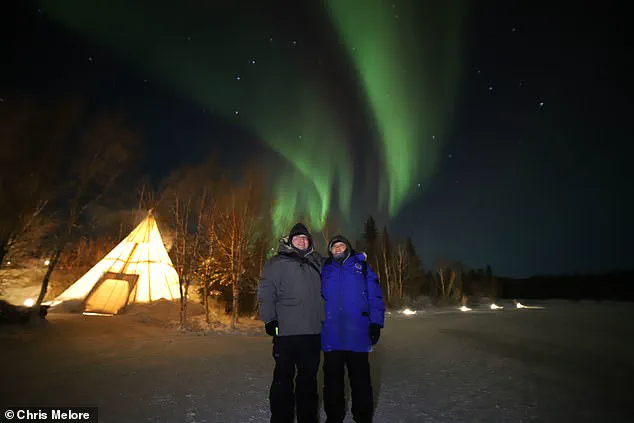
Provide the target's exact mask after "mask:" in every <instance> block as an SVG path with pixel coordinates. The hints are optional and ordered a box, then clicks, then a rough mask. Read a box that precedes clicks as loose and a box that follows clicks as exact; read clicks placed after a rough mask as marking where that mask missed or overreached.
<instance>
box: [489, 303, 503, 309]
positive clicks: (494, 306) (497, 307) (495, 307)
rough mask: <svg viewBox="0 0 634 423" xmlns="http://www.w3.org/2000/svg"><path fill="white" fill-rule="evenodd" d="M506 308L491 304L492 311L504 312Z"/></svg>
mask: <svg viewBox="0 0 634 423" xmlns="http://www.w3.org/2000/svg"><path fill="white" fill-rule="evenodd" d="M503 308H504V307H502V306H499V305H497V304H495V303H493V304H491V310H502V309H503Z"/></svg>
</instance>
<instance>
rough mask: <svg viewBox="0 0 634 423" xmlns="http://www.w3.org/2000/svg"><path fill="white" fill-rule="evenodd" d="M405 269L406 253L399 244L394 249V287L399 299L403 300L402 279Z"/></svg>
mask: <svg viewBox="0 0 634 423" xmlns="http://www.w3.org/2000/svg"><path fill="white" fill-rule="evenodd" d="M406 267H407V252H406V251H405V247H404V246H403V245H401V244H399V245H398V247H397V248H396V278H395V279H396V286H397V289H398V296H399V299H401V300H402V299H403V279H404V275H405V272H406V270H407V269H406Z"/></svg>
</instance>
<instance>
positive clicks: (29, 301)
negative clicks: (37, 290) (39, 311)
mask: <svg viewBox="0 0 634 423" xmlns="http://www.w3.org/2000/svg"><path fill="white" fill-rule="evenodd" d="M33 304H35V300H34V299H33V298H27V299H26V300H24V305H25V306H27V307H33Z"/></svg>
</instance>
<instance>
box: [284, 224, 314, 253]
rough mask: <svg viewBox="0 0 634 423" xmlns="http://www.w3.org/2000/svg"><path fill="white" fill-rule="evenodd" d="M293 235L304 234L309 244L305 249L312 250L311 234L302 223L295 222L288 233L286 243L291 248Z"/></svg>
mask: <svg viewBox="0 0 634 423" xmlns="http://www.w3.org/2000/svg"><path fill="white" fill-rule="evenodd" d="M295 235H306V236H307V237H308V241H309V245H308V249H307V250H312V248H313V236H312V235H311V234H310V232H309V231H308V228H307V227H306V225H304V224H303V223H301V222H300V223H296V224H295V226H293V227H292V228H291V231H290V232H289V233H288V244H289V245H290V246H291V248H293V243H292V241H293V237H294V236H295Z"/></svg>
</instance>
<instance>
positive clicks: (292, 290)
mask: <svg viewBox="0 0 634 423" xmlns="http://www.w3.org/2000/svg"><path fill="white" fill-rule="evenodd" d="M322 264H323V258H322V257H321V255H319V253H317V252H316V251H314V250H313V239H312V237H311V235H310V233H309V232H308V229H307V228H306V226H304V225H303V224H301V223H298V224H296V225H295V226H293V229H291V231H290V233H289V234H288V237H287V238H284V239H282V240H281V241H280V244H279V248H278V252H277V255H275V256H273V257H272V258H271V259H270V260H269V261H268V262H267V263H266V264H265V265H264V270H263V272H262V277H261V279H260V284H259V286H258V301H259V306H260V318H261V319H262V321H263V322H264V324H265V325H264V327H265V330H266V333H267V334H269V335H270V336H272V337H273V358H274V359H275V370H274V371H273V383H272V384H271V390H270V394H269V403H270V407H271V423H292V422H293V421H294V416H295V410H297V422H298V423H317V421H318V396H317V371H318V369H319V362H320V358H321V355H320V351H321V338H320V333H321V326H322V321H323V318H324V306H323V300H322V296H321V266H322ZM296 369H297V378H295V371H296Z"/></svg>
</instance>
